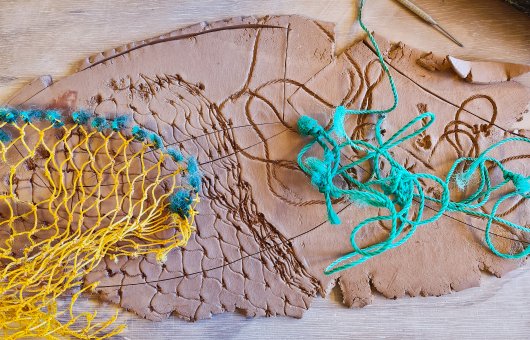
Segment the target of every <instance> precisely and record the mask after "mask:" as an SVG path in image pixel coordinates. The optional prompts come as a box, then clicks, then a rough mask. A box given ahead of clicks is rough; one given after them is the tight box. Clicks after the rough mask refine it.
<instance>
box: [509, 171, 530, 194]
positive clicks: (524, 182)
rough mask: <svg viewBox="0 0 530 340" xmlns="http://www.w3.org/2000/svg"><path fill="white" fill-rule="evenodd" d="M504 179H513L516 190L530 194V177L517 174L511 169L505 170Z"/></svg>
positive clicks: (519, 192)
mask: <svg viewBox="0 0 530 340" xmlns="http://www.w3.org/2000/svg"><path fill="white" fill-rule="evenodd" d="M504 179H505V180H508V181H511V182H512V183H513V186H514V187H515V191H516V192H517V193H518V194H519V195H521V196H526V195H530V177H524V176H523V175H521V174H517V173H515V172H511V171H505V172H504Z"/></svg>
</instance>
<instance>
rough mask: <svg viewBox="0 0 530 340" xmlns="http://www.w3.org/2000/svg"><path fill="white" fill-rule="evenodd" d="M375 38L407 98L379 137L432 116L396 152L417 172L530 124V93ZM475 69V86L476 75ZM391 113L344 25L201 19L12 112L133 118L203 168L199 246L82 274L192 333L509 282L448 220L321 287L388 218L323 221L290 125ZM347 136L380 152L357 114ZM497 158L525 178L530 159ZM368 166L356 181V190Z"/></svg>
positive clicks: (94, 65) (370, 58)
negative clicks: (344, 43)
mask: <svg viewBox="0 0 530 340" xmlns="http://www.w3.org/2000/svg"><path fill="white" fill-rule="evenodd" d="M377 40H378V41H379V42H380V44H381V47H382V50H383V51H384V54H385V57H386V59H387V61H388V62H389V63H390V65H391V71H392V73H393V74H394V76H395V80H396V84H397V87H398V90H399V93H400V99H401V101H400V105H399V107H398V109H397V110H396V111H395V112H393V113H392V114H391V115H389V117H388V118H387V119H386V121H385V123H384V129H385V136H387V137H389V136H391V135H392V134H393V133H394V132H395V131H397V130H398V129H399V128H400V127H401V126H403V125H404V124H405V123H407V122H408V121H409V120H410V119H412V118H413V117H414V116H416V115H417V114H418V113H420V112H424V111H427V110H428V111H432V112H434V113H436V115H437V121H436V123H435V124H434V125H433V126H432V127H431V128H430V129H429V130H428V131H427V132H425V133H423V134H422V135H420V136H418V137H417V138H415V139H414V140H410V141H408V142H406V143H404V144H402V145H400V146H399V147H396V148H395V149H393V152H394V154H395V157H396V158H397V159H399V160H400V161H401V162H402V163H403V164H405V165H406V166H407V168H409V169H411V170H412V171H415V172H428V173H433V174H436V175H438V176H440V177H445V173H446V172H447V170H448V169H449V167H450V165H451V164H452V162H453V161H454V160H455V159H456V158H457V157H461V156H466V155H469V156H476V155H477V154H479V153H480V152H481V151H482V150H484V148H485V147H487V146H488V145H490V144H492V143H494V142H496V141H498V140H500V139H503V138H505V137H508V136H512V135H513V134H514V132H513V131H515V127H516V124H517V122H518V121H521V120H522V119H523V116H524V115H525V114H527V113H528V111H527V108H528V104H529V92H528V90H527V89H526V88H525V87H523V86H522V85H519V84H518V83H516V82H513V81H505V82H498V83H492V84H487V85H475V84H471V83H468V82H466V81H464V80H463V79H462V78H461V77H460V76H458V75H457V74H455V72H454V71H453V69H452V67H451V65H450V63H449V61H448V60H447V59H446V58H445V57H439V56H436V55H434V54H432V53H424V52H421V51H418V50H414V49H410V48H408V47H407V46H404V45H403V44H401V43H395V44H392V43H390V42H388V41H385V40H384V39H383V38H381V37H377ZM471 72H472V73H473V79H474V80H475V79H476V77H477V75H476V71H475V67H474V66H473V67H471ZM470 74H471V73H470ZM464 77H467V74H466V75H465V76H464ZM501 78H502V77H501ZM506 79H509V77H506ZM502 80H505V79H504V78H503V79H502ZM486 82H488V81H486ZM391 101H392V96H391V93H390V89H389V86H388V83H387V80H386V78H385V77H384V76H383V72H382V70H381V67H380V66H379V64H378V62H377V58H376V56H375V54H374V52H373V50H372V48H371V46H370V45H369V44H368V43H366V42H359V43H357V44H355V45H353V46H351V47H350V48H348V49H347V50H345V51H344V52H343V53H341V54H340V55H338V56H336V55H335V54H334V34H333V25H331V24H328V23H322V22H317V21H313V20H309V19H305V18H301V17H296V16H273V17H263V18H255V17H245V18H233V19H229V20H225V21H221V22H215V23H201V24H197V25H194V26H190V27H187V28H184V29H180V30H177V31H174V32H171V33H169V34H166V35H164V36H161V37H157V38H154V39H150V40H145V41H140V42H136V43H131V44H128V45H125V46H123V47H120V48H117V49H113V50H110V51H107V52H104V53H101V54H98V55H96V56H93V57H91V58H89V59H87V60H86V61H85V62H84V63H83V64H82V66H81V68H80V70H79V72H77V73H75V74H73V75H71V76H69V77H66V78H65V79H61V80H60V81H57V82H55V83H52V82H51V81H50V79H49V78H43V79H42V80H41V81H36V82H33V83H32V84H31V85H30V86H29V87H27V88H26V89H24V90H23V91H22V92H21V93H20V94H18V95H17V96H16V97H15V98H14V99H13V100H12V102H11V104H13V105H22V106H31V105H39V106H44V107H60V108H63V109H66V110H69V109H70V110H72V109H74V108H78V107H82V108H86V109H90V110H94V111H95V112H96V113H98V114H101V115H107V116H109V117H112V116H113V115H115V114H123V113H130V114H131V115H132V117H133V119H134V121H135V122H136V123H137V124H140V125H142V126H144V127H145V128H147V129H150V130H152V131H155V132H157V133H159V134H160V135H161V136H162V137H163V138H164V141H165V143H166V144H168V145H169V144H172V145H176V146H177V147H179V148H180V149H181V150H183V152H184V153H186V154H191V155H196V156H198V159H199V162H200V164H201V169H202V171H203V173H204V185H203V188H202V194H201V203H200V204H199V206H198V210H199V211H200V215H199V216H198V217H197V220H196V225H197V232H196V234H194V236H193V237H192V239H191V241H190V242H189V244H188V245H187V246H186V247H185V248H183V249H179V250H177V251H173V252H172V253H171V254H170V255H169V256H168V258H167V259H166V261H165V262H164V263H157V261H155V260H154V259H153V258H151V257H149V256H148V257H138V258H120V259H119V260H118V261H117V262H114V261H111V260H109V259H106V260H105V261H104V262H103V263H101V265H100V267H99V268H98V270H97V271H95V272H92V273H90V274H89V275H87V277H86V280H87V282H93V281H101V284H100V288H98V292H99V294H100V297H101V298H102V299H104V300H107V301H112V302H114V303H116V304H119V305H120V306H122V307H124V308H127V309H129V310H131V311H134V312H135V313H137V314H138V315H140V316H142V317H145V318H149V319H153V320H159V319H162V318H166V317H167V316H169V315H170V314H172V313H174V314H175V315H177V316H179V317H181V318H184V319H187V320H196V319H202V318H208V317H210V316H211V315H212V314H218V313H223V312H225V311H230V312H233V311H236V310H237V311H239V312H242V313H244V314H246V315H249V316H261V315H267V316H270V315H288V316H293V317H301V316H302V314H303V312H304V311H305V310H306V309H308V308H309V306H310V304H311V301H312V299H313V298H314V297H315V296H316V295H317V294H320V295H326V294H327V293H328V292H329V289H330V288H331V287H332V286H333V285H335V284H339V285H340V288H341V290H342V293H343V297H344V303H345V304H346V305H348V306H364V305H366V304H369V303H370V302H371V301H372V299H373V295H374V293H375V292H378V293H381V294H382V295H384V296H386V297H388V298H398V297H402V296H405V295H409V296H418V295H442V294H448V293H450V292H452V291H458V290H462V289H465V288H469V287H473V286H477V285H478V284H479V282H480V276H481V271H486V272H489V273H492V274H494V275H497V276H500V275H502V274H504V273H506V272H507V271H510V270H512V269H514V268H516V267H518V266H519V265H520V264H521V262H522V261H507V260H502V259H500V258H498V257H496V256H495V255H493V254H491V253H490V251H489V250H488V249H487V248H486V247H485V245H484V242H483V231H481V230H477V229H476V228H479V229H480V228H484V225H485V222H484V221H481V220H477V219H474V218H471V217H469V216H464V215H461V214H457V213H450V214H449V213H448V214H447V215H446V216H444V217H442V218H441V219H440V220H439V221H438V222H437V223H433V224H431V225H427V226H424V227H422V228H420V229H419V230H418V231H417V232H416V234H415V235H414V236H413V237H412V238H411V239H410V240H409V241H408V242H407V243H406V244H405V245H403V246H401V247H399V248H397V249H394V250H392V251H389V252H387V253H384V254H383V255H381V256H378V257H377V258H374V259H372V260H370V261H368V262H367V263H365V264H363V265H361V266H358V267H356V268H354V269H351V270H348V271H344V272H341V273H338V274H336V275H335V276H332V277H326V276H324V275H323V269H324V268H325V267H326V266H327V265H328V264H329V263H330V262H331V261H332V260H334V259H335V258H336V257H338V256H340V255H343V254H345V253H346V252H348V251H350V245H349V242H348V239H349V235H350V232H351V229H352V228H353V227H354V226H355V225H356V223H358V222H359V221H361V220H362V219H364V218H367V217H370V216H374V215H377V214H378V213H379V212H378V211H377V210H376V209H367V208H365V207H363V208H360V207H357V206H355V205H354V204H352V203H349V202H336V208H337V209H338V210H340V214H339V215H340V217H341V219H342V221H343V224H342V225H340V226H333V227H332V226H330V225H329V224H328V223H327V222H326V211H325V206H324V204H323V201H322V197H321V195H320V194H319V193H318V191H317V190H316V189H314V188H313V187H312V186H311V184H310V181H309V179H308V178H306V177H305V176H304V175H303V174H302V173H301V172H300V171H299V170H298V168H297V165H296V156H297V153H298V151H299V149H300V148H301V147H302V146H303V145H304V143H306V142H307V140H305V139H303V138H301V137H300V136H299V135H298V133H297V132H296V121H297V118H298V117H299V116H300V115H302V114H308V115H311V116H313V117H315V118H317V119H318V120H319V121H320V122H321V123H322V124H324V125H326V124H327V123H329V120H330V117H331V115H332V113H333V109H334V107H335V106H337V105H345V106H347V107H351V108H359V107H360V108H386V107H389V106H390V105H391ZM347 127H348V131H350V132H351V135H352V136H353V137H355V138H367V139H369V138H370V136H371V133H372V129H373V117H367V116H359V117H350V118H348V120H347ZM516 131H517V133H518V134H524V133H526V132H525V131H524V130H521V129H517V130H516ZM495 156H497V157H499V158H500V159H502V160H503V162H505V163H506V164H507V165H509V167H511V168H512V169H513V170H516V171H521V172H523V173H526V174H529V173H530V169H529V165H528V164H530V162H529V161H528V159H529V158H530V150H528V147H527V146H526V149H524V148H523V147H519V146H517V145H515V146H513V147H509V148H504V149H502V150H499V151H498V152H497V154H496V155H495ZM365 170H366V169H361V168H359V169H356V171H355V174H354V175H355V176H358V177H360V178H363V176H366V173H365V172H364V171H365ZM428 185H429V184H428V183H426V186H427V187H428ZM436 190H437V189H436V188H434V187H428V189H427V191H428V192H430V193H431V194H434V195H435V194H436ZM430 213H432V211H431V212H430ZM502 213H503V214H504V215H505V216H507V217H508V218H510V219H512V220H514V221H516V222H519V223H521V224H528V223H530V221H529V217H528V216H530V205H529V203H528V202H521V201H518V200H515V201H510V202H509V204H507V205H506V206H503V210H502ZM494 229H495V232H496V233H497V234H499V235H502V236H504V237H507V238H501V237H494V241H495V243H496V244H497V246H498V247H500V248H501V249H503V250H509V249H513V250H517V249H520V247H521V246H522V243H521V242H519V241H513V240H510V239H514V240H520V241H523V242H524V238H523V236H522V235H520V234H517V233H515V232H513V231H510V230H504V229H502V228H500V227H496V228H494ZM386 232H387V230H386V226H385V225H380V226H374V227H373V229H371V230H370V231H367V232H365V233H363V234H362V235H361V236H362V239H363V241H364V242H365V243H366V244H369V243H371V242H374V241H377V240H381V238H382V237H384V235H385V233H386ZM105 286H110V287H105Z"/></svg>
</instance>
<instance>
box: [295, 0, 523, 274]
mask: <svg viewBox="0 0 530 340" xmlns="http://www.w3.org/2000/svg"><path fill="white" fill-rule="evenodd" d="M363 6H364V0H363V1H361V5H360V10H359V23H360V26H361V27H362V29H363V30H364V31H365V32H366V33H367V34H368V38H369V39H370V41H371V43H372V45H373V47H374V48H375V51H376V54H377V57H378V59H379V62H380V64H381V66H382V68H383V70H384V72H385V73H386V74H387V76H388V79H389V81H390V87H391V89H392V94H393V96H394V104H393V105H392V106H391V107H390V108H388V109H385V110H348V109H346V108H344V107H342V106H339V107H337V108H336V110H335V113H334V118H333V124H332V125H331V127H330V128H328V129H325V128H324V127H322V126H321V125H319V123H318V122H317V121H316V120H315V119H313V118H311V117H308V116H302V117H300V119H299V120H298V130H299V132H300V134H301V135H303V136H309V137H312V140H311V141H310V142H309V143H308V144H307V145H306V146H304V147H303V148H302V149H301V150H300V153H299V154H298V165H299V166H300V168H301V169H302V171H303V172H304V173H306V174H307V175H308V176H310V178H311V183H312V184H313V185H314V186H315V187H316V188H318V190H319V191H320V192H321V193H322V194H324V198H325V202H326V208H327V213H328V219H329V221H330V222H331V224H340V223H341V221H340V219H339V217H338V215H337V213H336V212H335V210H334V209H333V204H332V200H333V199H339V198H348V199H349V200H351V201H354V202H357V203H359V204H360V205H367V206H371V207H376V208H381V209H386V211H388V214H387V215H379V216H374V217H370V218H367V219H365V220H364V221H362V222H361V223H359V224H358V225H357V226H356V227H355V228H354V229H353V230H352V232H351V235H350V243H351V246H352V248H353V251H352V252H350V253H349V254H346V255H344V256H342V257H340V258H338V259H336V260H335V261H333V262H332V263H331V264H330V265H329V266H328V267H327V268H326V269H325V271H324V273H325V274H326V275H331V274H333V273H336V272H339V271H342V270H346V269H348V268H352V267H354V266H357V265H359V264H361V263H363V262H365V261H367V260H369V259H370V258H372V257H374V256H377V255H379V254H381V253H384V252H386V251H388V250H390V249H393V248H396V247H398V246H400V245H402V244H403V243H405V242H406V241H407V240H408V239H409V238H410V237H411V236H412V235H413V234H414V232H415V231H416V229H417V228H418V227H419V226H422V225H425V224H429V223H432V222H435V221H437V220H438V219H439V218H440V217H441V216H442V215H444V214H445V213H446V212H463V213H466V214H469V215H472V216H476V217H479V218H483V219H486V220H487V223H486V228H485V240H486V244H487V245H488V247H489V248H490V249H491V251H492V252H493V253H494V254H496V255H498V256H500V257H503V258H511V259H513V258H521V257H525V256H527V255H528V254H530V245H528V246H526V247H525V248H524V249H523V250H522V251H520V252H518V253H515V254H507V253H502V252H501V251H499V250H498V249H497V248H496V247H495V245H494V244H493V242H492V240H491V234H490V230H491V227H492V224H493V223H494V222H495V223H497V224H501V225H505V226H507V227H510V228H513V229H516V230H520V231H523V232H530V228H528V227H525V226H522V225H518V224H515V223H513V222H510V221H508V220H505V219H503V218H500V217H498V216H496V212H497V210H498V208H499V206H500V205H501V204H502V203H503V202H504V201H506V200H507V199H510V198H512V197H517V196H519V197H522V198H524V199H528V198H530V177H524V176H523V175H521V174H518V173H514V172H512V171H510V170H508V169H507V168H506V167H505V166H504V165H503V164H502V163H501V162H500V161H499V160H497V159H495V158H492V157H489V156H488V154H490V153H491V151H492V150H494V149H495V148H498V147H500V146H501V145H504V144H506V143H509V142H525V143H529V144H530V139H528V138H524V137H512V138H507V139H504V140H502V141H500V142H498V143H495V144H493V145H492V146H490V147H489V148H487V149H486V150H485V151H484V152H482V153H481V154H480V155H479V156H478V157H477V158H472V157H462V158H459V159H457V160H456V161H455V162H454V164H453V166H452V167H451V169H450V170H449V172H448V174H447V177H446V178H445V180H444V179H441V178H439V177H437V176H434V175H431V174H426V173H412V172H410V171H408V170H407V169H406V168H405V167H404V166H403V165H401V164H400V163H399V162H397V161H396V160H395V159H394V158H393V157H392V155H391V153H390V150H391V149H392V148H393V147H395V146H397V145H399V144H401V143H403V142H405V141H407V140H410V139H412V138H415V137H416V136H418V135H420V134H421V133H422V132H424V131H425V130H427V129H428V128H429V127H430V126H431V125H432V124H433V122H434V120H435V115H434V114H433V113H431V112H426V113H424V114H421V115H419V116H417V117H416V118H414V119H413V120H411V121H410V122H409V123H408V124H406V125H405V126H403V127H402V128H401V129H399V130H398V131H397V132H396V133H395V134H394V135H393V136H391V137H390V138H389V139H387V140H386V141H385V140H383V136H382V133H381V125H382V123H383V121H384V120H385V116H386V114H388V113H390V112H392V111H393V110H394V109H395V108H396V107H397V105H398V101H399V99H398V93H397V90H396V86H395V84H394V80H393V78H392V75H391V74H390V71H389V69H388V67H387V65H386V63H385V61H384V59H383V56H382V53H381V51H380V50H379V47H378V45H377V43H376V41H375V39H374V37H373V36H372V34H371V33H370V32H369V31H368V29H367V28H366V26H365V25H364V23H363V22H362V9H363ZM369 114H374V115H378V119H377V122H376V124H375V140H376V141H375V143H374V144H372V143H369V142H367V141H363V140H356V139H354V140H353V139H351V138H350V137H349V136H348V134H347V133H346V131H345V129H344V119H345V118H346V116H347V115H369ZM419 123H423V125H422V126H421V127H420V128H417V129H415V130H412V132H409V130H411V129H413V127H414V125H417V124H419ZM334 136H336V137H337V139H335V138H334ZM339 141H340V142H339ZM315 145H319V146H320V147H321V148H322V151H323V156H322V158H316V157H306V153H307V152H308V151H309V150H311V149H312V148H313V147H314V146H315ZM346 148H351V149H353V150H354V151H356V152H357V154H360V155H362V156H361V157H360V158H359V159H357V160H355V161H353V162H351V163H349V164H346V165H342V164H341V160H343V158H345V156H344V157H343V152H342V151H343V149H346ZM381 161H385V162H386V163H387V164H388V165H390V170H389V171H388V173H387V174H383V173H382V172H381V170H380V169H379V167H378V166H373V168H372V174H371V177H370V179H369V180H367V181H365V182H361V181H359V180H357V179H355V178H354V177H352V176H351V175H350V174H349V173H348V171H349V170H350V169H353V168H354V167H356V166H359V165H361V164H363V163H369V164H372V165H378V164H381ZM487 163H488V164H493V165H495V166H497V167H498V168H499V169H500V170H501V171H502V174H503V176H504V180H503V181H502V182H501V183H498V184H496V185H492V183H491V178H490V175H489V171H488V167H487ZM463 165H466V166H467V170H465V171H464V172H461V173H458V172H457V168H459V166H463ZM477 175H478V177H479V178H480V181H479V183H478V185H477V188H476V190H475V191H474V192H473V193H471V194H469V195H468V196H467V197H466V198H464V199H462V200H460V201H458V202H455V201H452V200H451V190H450V187H451V186H450V183H451V182H452V181H453V182H454V183H456V184H457V186H458V187H459V188H460V189H463V188H465V187H466V186H467V184H468V183H469V181H470V179H471V178H472V177H474V176H475V177H476V176H477ZM338 178H342V179H343V180H345V181H347V182H348V183H349V186H348V188H341V187H338V186H336V185H335V183H334V182H335V181H334V180H335V179H338ZM425 180H427V181H432V182H435V183H436V184H437V185H438V186H439V187H440V188H441V192H442V193H441V195H440V197H439V198H436V197H432V196H428V195H427V194H426V193H425V191H424V189H423V186H422V181H425ZM510 182H511V183H512V184H513V186H514V188H515V190H513V191H512V192H509V193H507V194H504V195H500V197H499V198H498V199H497V201H496V202H495V204H494V205H493V208H492V210H491V212H490V213H483V212H481V211H478V209H479V208H480V207H483V206H484V205H485V204H486V203H488V202H489V199H490V197H491V195H492V193H494V192H495V191H497V190H500V189H501V188H503V187H504V186H505V185H507V184H508V183H510ZM414 201H416V202H417V206H416V208H415V209H413V202H414ZM427 202H431V203H434V204H436V205H437V207H438V210H437V211H436V214H435V215H433V216H431V217H428V218H424V216H423V214H424V210H425V208H426V203H427ZM385 221H386V222H387V223H388V222H389V223H390V224H391V226H390V231H389V233H388V237H387V238H386V239H385V240H384V241H382V242H378V243H375V244H372V245H369V246H367V247H361V246H359V245H358V244H357V241H356V236H357V234H358V233H359V231H360V230H361V229H363V228H365V227H367V226H368V225H370V224H372V223H381V222H385Z"/></svg>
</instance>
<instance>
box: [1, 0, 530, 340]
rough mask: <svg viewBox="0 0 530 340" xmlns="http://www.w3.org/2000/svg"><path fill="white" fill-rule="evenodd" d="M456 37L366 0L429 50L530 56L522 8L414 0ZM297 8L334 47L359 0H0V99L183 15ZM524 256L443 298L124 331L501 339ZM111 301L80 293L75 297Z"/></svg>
mask: <svg viewBox="0 0 530 340" xmlns="http://www.w3.org/2000/svg"><path fill="white" fill-rule="evenodd" d="M416 3H417V4H418V5H420V6H421V7H422V8H423V9H425V10H426V11H427V12H428V13H429V14H430V15H431V16H432V17H434V18H435V19H436V20H437V21H438V22H439V23H440V24H441V25H442V26H443V27H444V28H446V29H447V30H448V31H449V32H451V33H452V34H454V35H455V36H456V37H457V38H458V39H459V40H460V41H462V43H463V44H464V46H465V47H464V48H460V47H458V46H456V45H454V44H453V43H452V42H451V41H449V40H448V39H447V38H445V37H444V36H443V35H441V34H440V33H438V32H437V31H435V30H433V29H431V28H430V27H429V26H428V25H426V24H425V23H423V22H421V21H420V20H418V19H417V18H416V17H415V16H414V15H413V14H411V13H409V12H408V11H407V10H405V9H403V8H402V7H401V6H400V5H399V4H397V3H396V2H394V1H391V0H371V1H368V4H367V8H366V11H365V21H366V23H367V25H368V27H370V29H372V30H374V31H376V32H377V33H379V34H382V35H384V36H386V37H388V38H389V39H391V40H401V41H403V42H405V43H406V44H408V45H411V46H414V47H420V48H422V49H424V50H426V51H430V50H432V51H434V52H438V53H442V54H443V53H445V54H451V55H454V56H457V57H462V58H468V59H490V60H500V61H507V62H517V63H527V64H530V17H529V16H526V15H524V14H522V13H520V12H518V11H517V10H515V9H513V8H512V7H510V6H509V5H507V4H506V3H504V2H503V1H500V0H416ZM293 13H294V14H302V15H306V16H309V17H312V18H316V19H319V20H326V21H330V22H335V23H337V30H336V32H337V34H338V46H337V50H338V51H340V50H341V49H342V48H344V46H347V45H349V44H351V43H352V42H353V41H355V40H356V39H359V37H360V32H359V28H358V26H357V25H356V24H354V21H355V20H354V18H355V15H356V4H355V3H354V1H345V0H290V1H287V0H267V1H251V0H239V1H237V0H223V1H221V0H202V1H196V0H195V1H194V0H189V1H188V0H181V1H141V0H132V1H124V0H120V1H105V0H93V1H80V0H76V1H59V0H56V1H49V0H26V1H6V0H0V41H2V49H1V50H0V102H2V101H4V100H6V99H7V98H8V97H9V96H10V95H11V94H12V93H14V92H15V91H16V90H17V89H18V88H20V87H21V86H22V85H24V84H25V83H27V82H28V81H29V80H31V79H33V78H34V77H36V76H40V75H43V74H51V75H52V76H53V77H54V79H56V80H57V79H60V78H61V77H62V76H65V75H67V74H69V73H71V72H72V71H73V70H75V69H76V68H77V65H78V62H79V61H80V60H81V59H83V58H84V57H86V56H88V55H90V54H93V53H95V52H99V51H102V50H105V49H108V48H111V47H115V46H118V45H120V44H123V43H127V42H129V41H133V40H138V39H143V38H149V37H151V36H155V35H159V34H161V33H164V32H167V31H170V30H173V29H175V28H176V27H181V26H184V25H187V24H191V23H195V22H200V21H204V20H207V21H209V20H217V19H221V18H224V17H230V16H237V15H252V14H255V15H265V14H293ZM529 287H530V267H529V266H528V265H527V266H525V267H522V268H520V269H518V270H516V271H513V272H511V273H510V274H508V275H507V276H506V277H503V278H502V279H497V278H492V277H486V276H485V277H484V279H483V283H482V286H481V287H479V288H473V289H469V290H466V291H463V292H459V293H455V294H451V295H449V296H444V297H429V298H413V299H412V298H409V299H400V300H397V301H391V300H386V299H383V298H381V299H377V300H376V301H375V302H374V304H373V305H371V306H368V307H366V308H363V309H352V310H350V309H347V308H345V307H343V306H341V305H340V303H339V301H340V299H341V297H340V296H338V294H334V295H333V296H332V298H331V299H326V300H324V299H316V300H315V301H314V303H313V306H312V307H311V309H310V310H309V311H308V312H307V313H306V315H305V316H304V318H303V319H301V320H296V319H290V318H272V319H271V318H260V319H246V318H244V317H242V316H240V315H234V314H223V315H219V316H216V317H214V318H213V319H212V320H205V321H200V322H196V323H188V322H185V321H181V320H179V319H176V318H170V319H168V320H165V321H163V322H159V323H153V322H150V321H146V320H142V319H139V318H138V317H136V316H135V315H133V314H130V313H125V312H124V313H122V315H121V316H120V319H121V320H122V321H124V322H127V324H128V329H127V330H126V331H125V332H124V333H123V337H125V338H128V339H145V338H151V339H169V338H176V337H178V338H180V337H182V338H206V337H211V338H242V339H243V338H244V339H246V338H249V337H252V338H264V339H269V338H320V337H322V338H324V337H325V338H353V337H356V338H405V337H407V338H408V337H411V338H457V337H458V338H469V339H474V338H498V339H501V338H502V339H505V338H511V339H525V338H528V337H529V334H530V333H529V332H530V308H528V305H530V294H529V293H530V288H529ZM94 306H98V308H99V309H98V310H100V311H101V313H102V314H108V315H110V314H111V313H113V312H114V311H115V309H114V307H113V306H110V305H107V304H101V303H99V302H95V301H93V300H90V299H84V300H83V302H82V304H81V308H82V309H84V308H86V309H90V308H93V307H94Z"/></svg>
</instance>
